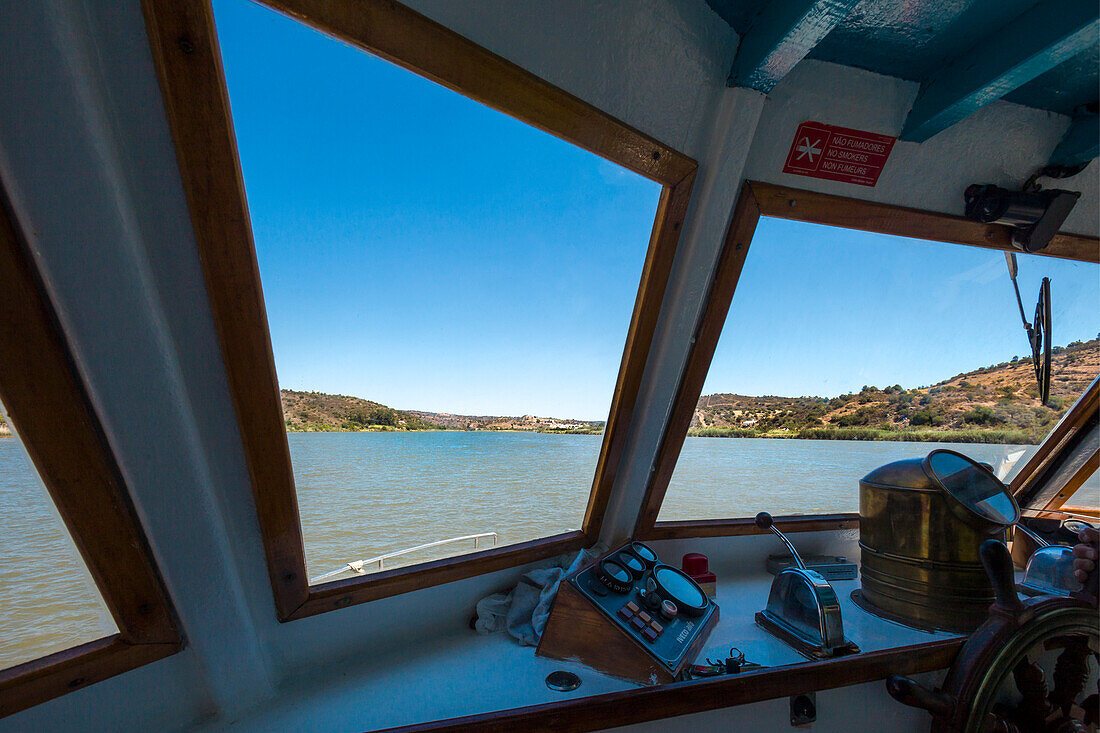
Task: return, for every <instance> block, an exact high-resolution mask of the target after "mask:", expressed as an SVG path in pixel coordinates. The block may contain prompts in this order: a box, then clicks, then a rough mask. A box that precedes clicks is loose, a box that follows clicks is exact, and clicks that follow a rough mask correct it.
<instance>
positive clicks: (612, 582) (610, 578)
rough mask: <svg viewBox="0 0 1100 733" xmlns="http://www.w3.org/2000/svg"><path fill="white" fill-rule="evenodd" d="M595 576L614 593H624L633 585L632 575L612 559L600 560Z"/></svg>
mask: <svg viewBox="0 0 1100 733" xmlns="http://www.w3.org/2000/svg"><path fill="white" fill-rule="evenodd" d="M596 577H598V578H599V580H600V582H601V583H603V584H604V585H606V586H607V587H608V588H609V589H610V590H612V591H613V592H615V593H626V592H627V591H629V590H630V589H631V588H633V587H634V576H632V575H631V574H630V571H629V570H627V569H626V568H624V567H623V566H622V565H620V564H619V563H617V562H615V561H614V560H603V561H601V562H600V566H599V570H598V572H597V574H596Z"/></svg>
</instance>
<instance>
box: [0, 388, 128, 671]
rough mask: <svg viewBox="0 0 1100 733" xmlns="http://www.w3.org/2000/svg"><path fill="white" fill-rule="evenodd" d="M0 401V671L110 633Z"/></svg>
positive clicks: (110, 622) (103, 608)
mask: <svg viewBox="0 0 1100 733" xmlns="http://www.w3.org/2000/svg"><path fill="white" fill-rule="evenodd" d="M2 410H3V408H2V406H0V669H6V668H8V667H14V666H16V665H19V664H23V663H24V662H29V661H31V660H34V659H38V658H40V657H45V656H47V655H49V654H53V653H54V652H59V651H63V650H65V649H69V648H72V647H75V646H78V645H80V644H83V643H86V642H90V641H95V640H97V639H102V638H104V637H107V636H110V635H112V634H116V633H118V627H117V626H116V625H115V622H114V619H113V618H112V617H111V612H110V610H108V608H107V605H106V604H105V603H104V602H103V596H102V595H101V594H100V592H99V589H98V588H96V586H95V583H94V582H93V581H92V577H91V575H90V574H89V572H88V568H87V566H86V565H85V564H84V560H83V558H81V557H80V553H79V552H78V551H77V549H76V546H75V545H74V544H73V540H72V537H71V536H70V535H69V532H68V530H67V529H66V528H65V525H64V523H63V522H62V521H61V516H60V515H59V514H58V512H57V508H56V506H55V505H54V503H53V500H52V499H51V498H50V496H49V494H48V493H47V491H46V488H45V487H44V486H43V485H42V481H41V479H40V478H39V476H38V473H37V472H36V471H35V469H34V466H33V465H32V464H31V461H30V459H29V458H28V456H27V454H26V451H24V449H23V445H22V443H21V441H20V440H19V437H18V436H17V435H16V433H15V431H13V430H12V426H11V422H10V421H9V420H8V419H7V413H6V412H3V411H2Z"/></svg>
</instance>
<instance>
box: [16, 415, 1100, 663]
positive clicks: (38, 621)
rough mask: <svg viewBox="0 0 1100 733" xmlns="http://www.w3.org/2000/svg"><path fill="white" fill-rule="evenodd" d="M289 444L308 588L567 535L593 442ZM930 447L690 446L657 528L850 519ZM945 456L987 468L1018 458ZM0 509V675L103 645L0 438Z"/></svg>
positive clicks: (73, 563) (107, 628)
mask: <svg viewBox="0 0 1100 733" xmlns="http://www.w3.org/2000/svg"><path fill="white" fill-rule="evenodd" d="M289 440H290V447H291V455H292V458H293V463H294V472H295V480H296V482H297V486H298V495H299V502H300V507H301V514H302V527H303V531H304V535H305V542H306V562H307V565H308V571H309V573H310V575H311V576H316V575H319V574H321V573H325V572H327V571H330V570H335V569H337V568H340V567H342V566H343V565H344V564H345V563H347V562H349V561H354V560H362V559H367V558H370V557H373V556H377V555H381V554H383V553H387V552H393V551H397V550H401V549H404V548H409V547H413V546H415V545H418V544H423V543H427V542H433V541H436V540H444V539H448V538H451V537H455V536H459V535H467V534H475V533H481V532H496V533H498V535H499V537H498V544H500V545H505V544H513V543H516V542H523V541H525V540H530V539H535V538H538V537H545V536H547V535H551V534H555V533H558V532H565V531H569V530H572V529H578V528H579V527H580V524H581V520H582V518H583V516H584V510H585V505H586V502H587V499H588V493H589V491H590V489H591V484H592V477H593V473H594V470H595V465H596V458H597V456H598V454H599V449H600V441H601V436H588V435H539V434H535V433H492V432H473V433H465V432H424V433H313V434H308V433H306V434H291V435H290V436H289ZM935 447H939V446H938V444H930V443H887V442H882V443H871V442H855V441H806V440H739V439H718V438H689V439H688V440H687V441H686V443H685V446H684V450H683V455H682V458H681V461H680V463H679V466H678V468H677V470H676V474H675V475H674V477H673V481H672V484H671V486H670V488H669V492H668V496H667V498H666V501H665V506H664V508H663V510H662V512H661V519H663V520H669V519H692V518H714V517H743V516H751V515H753V514H755V513H756V512H758V511H764V510H766V511H770V512H772V513H774V514H788V513H796V512H798V513H801V512H810V513H813V512H834V511H857V510H858V508H859V507H858V496H857V487H856V482H857V481H858V480H859V478H860V477H862V476H863V475H865V474H866V473H867V472H868V471H870V470H871V469H873V468H875V467H877V466H880V465H882V464H884V463H888V462H890V461H894V460H898V459H902V458H910V457H915V456H923V455H925V454H927V452H928V451H929V450H932V449H933V448H935ZM944 447H953V448H955V449H958V450H961V451H962V452H963V453H966V454H968V455H970V456H973V457H974V458H977V459H979V460H984V461H988V462H990V463H993V464H994V465H996V464H997V463H998V461H999V460H1000V459H1001V457H1002V456H1003V455H1004V454H1005V452H1006V451H1015V450H1019V448H1020V447H1016V446H1008V447H1005V446H992V445H961V446H960V445H954V446H944ZM1021 447H1022V446H1021ZM1028 450H1029V452H1030V451H1031V450H1034V449H1032V448H1029V449H1028ZM1097 486H1098V484H1097V482H1096V479H1095V478H1094V479H1093V480H1092V482H1090V486H1089V487H1088V488H1087V489H1086V491H1087V492H1089V496H1090V497H1093V498H1092V500H1093V501H1094V502H1095V501H1096V500H1097V499H1100V496H1098V495H1100V490H1098V488H1097ZM0 507H2V510H0V668H4V667H8V666H11V665H13V664H18V663H20V662H23V661H27V660H29V659H34V658H37V657H39V656H42V655H44V654H48V653H50V652H54V651H60V650H61V649H65V648H67V647H70V646H73V645H75V644H78V643H81V642H85V641H91V640H93V639H96V638H100V637H102V636H105V635H108V634H111V633H114V631H115V627H114V625H113V622H112V621H111V619H110V616H109V614H108V613H107V612H106V609H105V607H104V606H103V605H102V602H101V601H100V600H99V597H98V594H97V592H96V591H95V589H94V586H92V584H91V582H90V579H89V578H88V577H87V573H86V571H85V570H83V565H82V564H81V563H80V561H79V559H78V558H77V556H76V553H75V550H74V548H73V547H72V543H71V542H70V541H69V540H68V537H67V535H66V534H65V532H64V529H63V528H62V526H61V524H60V519H59V518H58V517H57V515H56V512H55V511H54V510H53V508H52V505H51V504H50V503H49V501H48V498H47V496H46V493H45V490H44V489H43V488H42V487H41V485H40V484H39V482H38V480H37V477H36V476H35V474H34V473H33V471H32V468H31V466H30V464H29V462H28V461H27V459H26V457H25V455H24V453H23V451H22V448H21V446H20V445H19V443H18V440H17V439H15V438H4V439H0ZM480 546H481V547H486V546H492V542H491V540H488V541H486V540H482V541H481V545H480ZM472 549H473V542H472V541H466V542H464V543H461V544H453V545H446V546H443V547H439V548H434V549H432V550H428V551H424V552H419V553H416V554H413V555H407V556H403V557H401V558H395V559H393V560H387V561H386V565H385V567H387V568H391V567H400V566H402V565H407V564H411V563H416V562H423V561H425V560H428V559H435V558H439V557H446V556H449V555H455V554H463V553H466V552H469V551H471V550H472ZM375 569H376V568H375ZM344 577H346V576H344Z"/></svg>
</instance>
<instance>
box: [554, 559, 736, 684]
mask: <svg viewBox="0 0 1100 733" xmlns="http://www.w3.org/2000/svg"><path fill="white" fill-rule="evenodd" d="M568 582H569V584H570V585H571V586H572V587H573V588H575V589H576V590H577V591H578V592H579V593H580V594H581V595H582V596H584V597H585V598H586V599H588V600H589V601H590V602H591V603H592V605H594V606H595V607H596V608H597V609H598V610H599V611H600V613H601V614H602V615H603V616H605V617H606V618H607V619H608V620H610V621H611V622H612V623H613V624H614V625H615V626H617V627H618V628H619V629H620V630H621V631H622V632H623V633H625V634H627V635H628V636H629V637H630V638H631V639H633V640H634V641H635V642H636V643H637V644H638V645H639V646H641V647H642V648H643V649H644V650H645V651H646V652H647V653H648V654H649V656H651V657H652V658H653V659H655V660H656V661H658V662H659V663H660V664H661V665H662V666H663V667H665V668H666V669H667V670H669V671H670V672H676V671H678V670H679V669H681V668H682V667H683V665H684V664H685V662H687V663H690V662H691V661H692V660H689V659H686V657H687V655H688V652H689V650H691V649H692V647H693V645H694V644H695V642H696V640H697V639H698V638H699V636H700V635H701V634H702V633H704V631H709V630H710V628H711V627H712V626H713V623H712V622H713V621H717V616H718V605H717V604H716V603H715V602H714V601H712V600H711V599H710V598H709V597H708V596H707V595H706V593H704V592H703V590H702V589H701V588H700V587H699V585H698V584H697V583H695V581H693V580H692V579H691V578H690V577H688V576H687V575H686V574H684V573H683V572H682V571H681V570H679V569H678V568H674V567H672V566H671V565H665V564H662V563H660V562H659V561H658V558H657V555H656V554H655V553H654V552H653V551H652V550H650V549H649V548H648V547H646V546H645V545H643V544H642V543H640V542H632V543H629V544H627V545H624V546H623V547H621V548H619V549H618V550H616V551H614V552H612V553H610V554H608V555H607V556H605V557H604V558H602V559H601V560H600V561H599V562H597V563H595V564H594V565H590V566H589V567H587V568H585V569H583V570H581V571H580V572H578V573H577V574H575V575H574V576H573V577H571V578H570V579H569V581H568Z"/></svg>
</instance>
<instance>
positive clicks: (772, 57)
mask: <svg viewBox="0 0 1100 733" xmlns="http://www.w3.org/2000/svg"><path fill="white" fill-rule="evenodd" d="M857 2H858V0H771V2H769V3H768V4H767V5H766V6H764V8H762V9H761V11H760V12H759V14H757V15H756V17H754V18H753V20H752V22H751V24H750V25H749V27H748V29H747V30H746V31H745V34H744V35H743V36H741V42H740V44H739V45H738V47H737V55H736V56H735V57H734V60H733V68H732V69H731V70H730V76H729V82H728V84H729V86H731V87H749V88H752V89H755V90H757V91H760V92H764V93H765V94H766V93H768V92H770V91H771V90H772V89H773V88H774V87H775V85H776V84H778V83H779V80H780V79H782V78H783V77H784V76H786V75H787V73H788V72H789V71H790V70H791V69H793V68H794V66H795V64H797V63H798V62H799V61H801V60H802V59H804V58H806V55H807V54H809V53H810V51H812V50H813V48H814V46H816V45H817V44H818V43H819V42H820V41H821V39H822V38H824V37H825V36H827V35H829V32H830V31H831V30H832V29H833V28H835V27H836V26H837V24H838V23H840V22H841V21H842V20H844V19H845V18H846V17H848V14H849V13H851V12H852V8H854V7H855V6H856V4H857Z"/></svg>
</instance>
